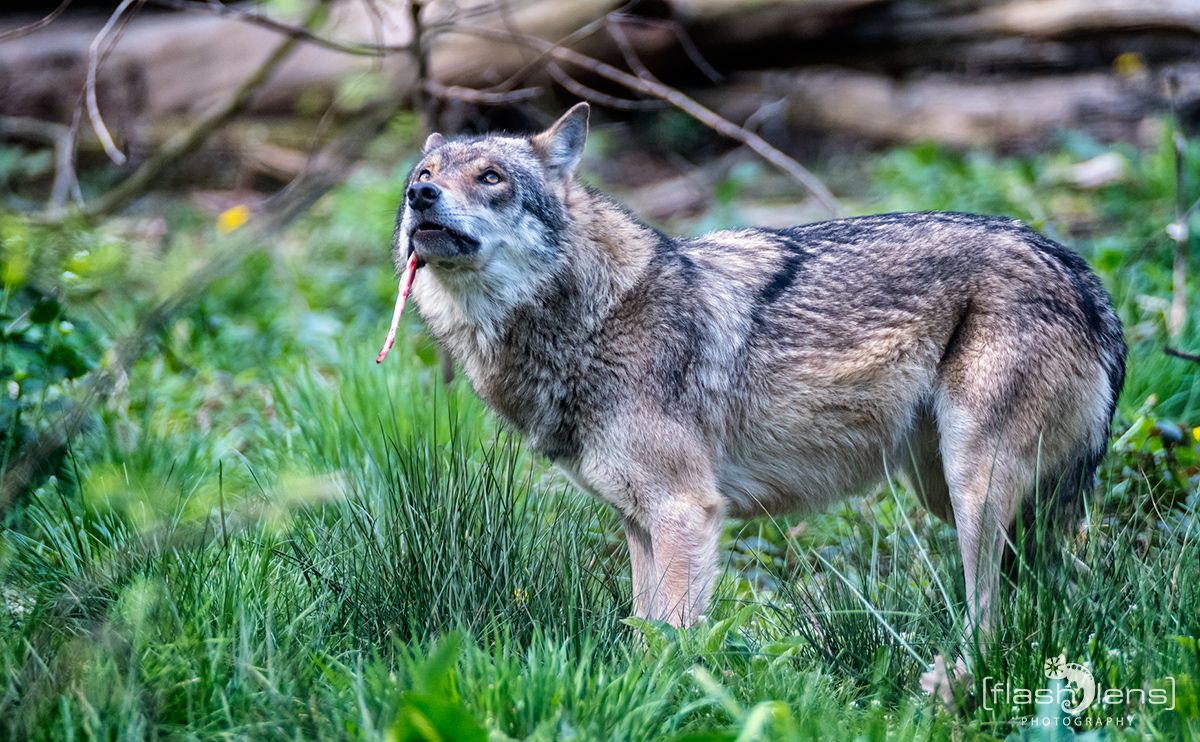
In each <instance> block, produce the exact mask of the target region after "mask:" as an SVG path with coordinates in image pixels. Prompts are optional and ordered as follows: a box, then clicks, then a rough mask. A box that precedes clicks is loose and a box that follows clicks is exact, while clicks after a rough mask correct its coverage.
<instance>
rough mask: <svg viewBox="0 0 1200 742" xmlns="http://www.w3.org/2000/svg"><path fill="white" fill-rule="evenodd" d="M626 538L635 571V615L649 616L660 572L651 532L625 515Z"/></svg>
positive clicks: (630, 559) (631, 565)
mask: <svg viewBox="0 0 1200 742" xmlns="http://www.w3.org/2000/svg"><path fill="white" fill-rule="evenodd" d="M625 540H626V542H628V544H629V566H630V568H631V569H632V572H633V615H635V616H640V617H642V618H648V617H650V616H652V615H653V611H654V594H655V593H656V592H657V591H658V572H657V570H655V568H654V548H653V544H652V542H651V540H650V532H649V531H648V530H646V529H645V528H644V527H643V526H642V524H641V523H639V522H638V521H637V519H635V518H631V517H629V516H626V517H625Z"/></svg>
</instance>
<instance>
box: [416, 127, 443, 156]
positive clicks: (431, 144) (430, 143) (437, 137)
mask: <svg viewBox="0 0 1200 742" xmlns="http://www.w3.org/2000/svg"><path fill="white" fill-rule="evenodd" d="M445 143H446V137H444V136H442V135H441V134H438V133H437V132H436V131H435V132H433V133H432V134H430V135H429V138H428V139H426V140H425V146H424V147H422V148H421V154H424V155H427V154H429V153H430V152H432V151H434V150H435V149H437V148H438V147H440V146H442V145H443V144H445Z"/></svg>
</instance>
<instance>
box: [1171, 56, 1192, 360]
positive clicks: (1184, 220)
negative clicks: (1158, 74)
mask: <svg viewBox="0 0 1200 742" xmlns="http://www.w3.org/2000/svg"><path fill="white" fill-rule="evenodd" d="M1178 97H1179V78H1178V77H1177V76H1176V75H1175V74H1174V73H1171V74H1170V75H1169V76H1168V78H1167V100H1168V101H1169V102H1170V104H1171V119H1172V123H1173V125H1174V129H1175V131H1174V132H1173V133H1172V136H1171V142H1172V144H1173V145H1174V151H1175V221H1174V222H1172V223H1171V224H1170V225H1169V226H1168V227H1167V234H1168V235H1169V236H1170V237H1171V239H1172V240H1174V242H1175V255H1174V258H1175V259H1174V261H1173V265H1172V266H1171V307H1170V309H1169V310H1168V312H1167V335H1168V336H1169V337H1170V338H1171V339H1172V340H1178V339H1179V337H1180V336H1181V335H1182V334H1183V329H1184V327H1185V326H1186V325H1187V263H1188V260H1187V258H1188V255H1187V253H1188V244H1189V243H1190V242H1191V234H1190V232H1191V230H1190V229H1189V227H1188V216H1189V214H1190V213H1191V209H1190V208H1188V206H1187V192H1186V187H1187V182H1186V178H1185V177H1184V165H1185V160H1186V158H1187V141H1186V140H1185V139H1184V136H1183V123H1182V121H1180V118H1179V111H1178V106H1177V103H1176V101H1177V99H1178Z"/></svg>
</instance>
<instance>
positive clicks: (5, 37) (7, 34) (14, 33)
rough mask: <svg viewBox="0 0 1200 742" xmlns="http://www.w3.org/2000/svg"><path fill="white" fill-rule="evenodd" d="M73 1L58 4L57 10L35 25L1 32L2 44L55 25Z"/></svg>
mask: <svg viewBox="0 0 1200 742" xmlns="http://www.w3.org/2000/svg"><path fill="white" fill-rule="evenodd" d="M73 1H74V0H62V2H61V3H59V4H58V7H57V8H55V9H54V10H52V11H50V12H49V13H47V14H46V15H45V17H43V18H42V19H40V20H37V21H34V22H33V23H27V24H26V25H24V26H18V27H17V28H14V29H12V30H10V31H4V32H0V43H3V42H5V41H11V40H13V39H19V38H21V37H22V36H28V35H29V34H31V33H36V32H38V31H41V30H42V29H43V28H45V27H46V26H49V25H50V24H51V23H54V21H55V20H56V19H57V18H58V17H59V16H60V15H62V14H63V11H64V10H66V9H67V8H68V7H69V6H70V5H71V3H72V2H73Z"/></svg>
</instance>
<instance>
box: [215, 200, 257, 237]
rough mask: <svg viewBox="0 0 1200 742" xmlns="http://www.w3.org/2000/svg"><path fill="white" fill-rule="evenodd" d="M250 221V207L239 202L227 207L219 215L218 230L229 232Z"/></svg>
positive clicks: (222, 232) (223, 232)
mask: <svg viewBox="0 0 1200 742" xmlns="http://www.w3.org/2000/svg"><path fill="white" fill-rule="evenodd" d="M248 221H250V207H249V206H246V205H245V204H238V205H237V206H233V207H230V208H228V209H225V210H224V211H222V212H221V214H220V215H219V216H218V217H217V231H218V232H220V233H221V234H229V233H230V232H232V231H233V230H235V229H237V228H238V227H240V226H242V225H243V224H245V223H246V222H248Z"/></svg>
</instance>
